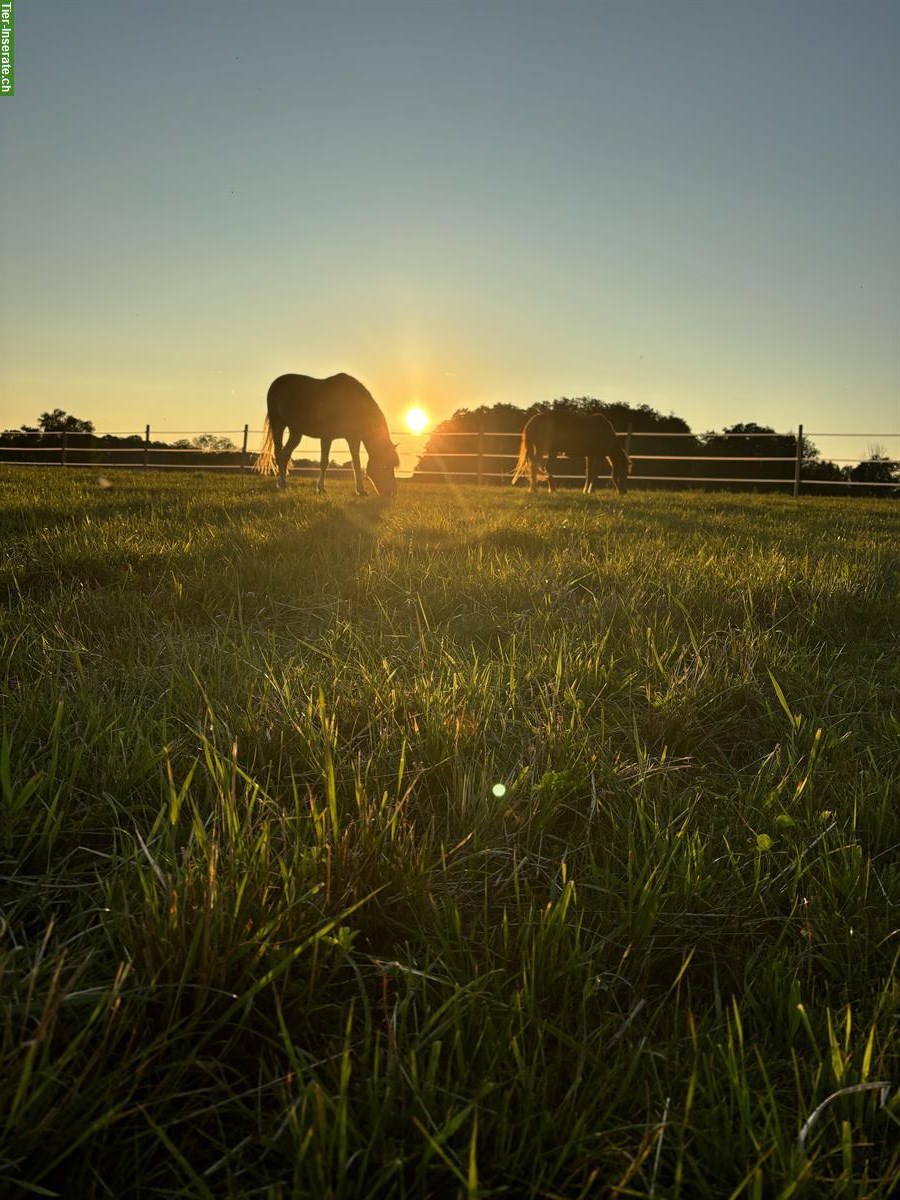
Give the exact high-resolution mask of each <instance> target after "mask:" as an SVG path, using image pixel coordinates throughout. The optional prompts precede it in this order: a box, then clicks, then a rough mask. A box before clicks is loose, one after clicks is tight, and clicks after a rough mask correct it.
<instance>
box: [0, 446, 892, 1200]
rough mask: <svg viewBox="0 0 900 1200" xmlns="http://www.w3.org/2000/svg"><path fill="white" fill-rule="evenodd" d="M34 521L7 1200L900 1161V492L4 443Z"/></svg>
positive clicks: (25, 607)
mask: <svg viewBox="0 0 900 1200" xmlns="http://www.w3.org/2000/svg"><path fill="white" fill-rule="evenodd" d="M0 531H2V544H3V547H4V550H3V562H2V568H0V604H2V607H0V621H2V625H0V630H2V637H3V647H4V653H3V668H2V675H0V704H2V717H0V735H2V741H0V805H2V811H0V973H2V997H3V1023H2V1030H0V1036H2V1047H0V1054H2V1063H0V1124H2V1130H3V1133H2V1141H0V1190H4V1189H5V1190H6V1191H7V1192H10V1193H12V1194H17V1193H21V1194H32V1195H50V1196H65V1197H71V1196H94V1195H96V1196H116V1197H121V1196H136V1197H175V1196H181V1197H196V1196H215V1197H219V1196H254V1195H260V1196H267V1197H273V1198H274V1197H284V1198H287V1197H307V1196H309V1197H314V1196H315V1197H325V1196H331V1197H335V1198H344V1197H398V1198H400V1197H421V1196H434V1197H444V1196H448V1197H452V1196H460V1197H469V1198H471V1197H480V1198H485V1197H493V1196H516V1197H518V1196H522V1197H526V1196H528V1197H546V1198H549V1197H567V1198H568V1197H588V1196H590V1197H596V1196H648V1197H649V1196H654V1197H673V1198H674V1197H685V1198H689V1197H716V1198H718V1197H723V1196H733V1197H738V1196H747V1197H763V1196H765V1197H769V1196H784V1197H787V1196H798V1197H799V1196H823V1195H834V1196H848V1197H864V1196H865V1197H887V1196H888V1195H890V1194H891V1193H892V1190H893V1189H895V1188H896V1185H897V1182H898V1178H900V1136H898V1135H900V1102H898V1099H897V1097H898V1090H900V1053H898V1050H900V1043H898V1029H897V1017H898V1009H900V1003H898V1002H900V989H898V983H897V975H896V965H897V953H898V946H900V941H898V926H900V919H898V911H900V910H898V904H900V866H898V863H900V854H898V851H900V817H898V808H897V796H898V795H900V758H898V755H897V744H898V742H897V738H898V732H900V720H898V716H897V712H898V708H897V699H898V690H900V687H898V685H900V658H898V655H897V652H896V647H897V641H898V624H900V622H898V614H900V605H898V599H900V596H898V591H900V587H898V570H897V565H898V550H897V546H898V541H897V534H898V532H900V517H898V513H897V510H896V506H895V505H893V504H892V503H891V502H884V501H881V502H879V501H865V500H860V499H854V500H851V501H846V502H845V501H839V500H819V501H816V500H803V501H801V502H800V503H796V502H793V501H789V500H786V499H781V498H778V497H747V496H733V495H728V496H711V495H691V494H678V495H672V494H667V495H658V494H646V493H637V494H635V495H630V496H629V497H628V498H627V500H625V501H622V500H619V499H618V498H616V497H614V496H613V495H611V494H610V495H600V496H595V497H583V496H581V495H580V494H578V495H565V494H562V495H559V494H557V495H555V496H553V497H548V496H538V497H529V496H527V495H526V494H524V493H522V492H518V491H513V490H507V491H503V492H501V491H498V490H493V489H476V488H471V489H465V490H456V489H454V488H450V487H445V488H434V489H429V488H426V487H413V486H409V487H407V488H405V489H401V494H400V496H399V498H398V500H397V502H396V503H394V504H393V505H390V506H383V505H380V504H379V503H377V502H375V501H366V502H357V501H355V500H354V499H353V498H352V497H351V495H350V491H349V487H344V486H341V485H333V491H332V494H331V495H330V496H329V497H327V498H319V497H316V496H314V494H313V492H312V488H311V486H310V485H307V484H305V483H298V484H294V485H292V486H291V487H290V488H289V489H288V490H287V492H286V493H281V492H277V491H276V490H275V489H273V488H272V487H271V484H270V482H267V481H261V480H257V479H246V480H233V479H232V480H221V479H211V478H209V477H207V476H199V475H198V476H195V477H191V478H179V479H177V480H173V479H172V478H171V477H168V476H156V475H153V474H149V475H147V476H141V477H139V476H137V475H125V474H123V475H122V476H119V477H117V479H116V481H115V486H114V487H113V488H111V489H101V488H99V487H97V485H96V481H95V480H94V479H93V478H92V477H91V475H90V474H88V473H77V472H70V473H63V472H60V471H51V470H47V471H34V472H30V473H27V474H26V473H24V472H15V471H14V470H7V471H6V472H4V473H2V474H0ZM876 1084H877V1085H879V1086H869V1087H866V1088H865V1089H859V1088H858V1085H876ZM882 1084H884V1085H885V1086H880V1085H882ZM888 1086H889V1087H890V1089H891V1090H890V1091H888V1090H887V1088H888ZM851 1088H857V1089H858V1090H853V1091H850V1090H848V1089H851ZM832 1097H833V1098H832ZM826 1101H828V1103H825V1106H824V1108H823V1109H822V1110H821V1112H820V1113H819V1114H817V1115H816V1116H815V1118H814V1120H813V1121H812V1122H811V1124H809V1125H808V1127H805V1123H806V1122H807V1119H808V1118H809V1117H810V1116H811V1115H812V1114H813V1113H814V1112H815V1110H816V1109H817V1108H818V1107H819V1106H820V1105H822V1104H823V1103H824V1102H826Z"/></svg>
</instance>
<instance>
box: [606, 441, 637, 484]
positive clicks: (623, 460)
mask: <svg viewBox="0 0 900 1200" xmlns="http://www.w3.org/2000/svg"><path fill="white" fill-rule="evenodd" d="M607 457H608V459H609V464H610V466H611V467H612V481H613V484H614V485H615V489H616V491H617V492H618V493H619V495H620V496H624V495H625V493H626V492H627V491H628V476H629V475H630V474H631V459H630V458H629V457H628V455H627V454H626V453H625V451H624V450H623V449H622V447H621V446H619V445H618V444H617V445H616V447H615V449H614V450H613V451H612V452H611V453H610V454H609V455H607Z"/></svg>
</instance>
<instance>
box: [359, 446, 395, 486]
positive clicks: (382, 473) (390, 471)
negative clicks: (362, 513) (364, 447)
mask: <svg viewBox="0 0 900 1200" xmlns="http://www.w3.org/2000/svg"><path fill="white" fill-rule="evenodd" d="M399 466H400V456H399V454H398V453H397V447H396V446H395V445H394V444H393V443H392V442H391V441H390V439H387V438H386V439H385V440H384V441H383V442H381V441H380V442H378V444H377V445H375V446H373V447H372V448H371V449H370V450H369V461H368V462H367V463H366V474H367V475H368V477H369V479H370V480H371V482H372V486H373V487H374V488H375V491H376V492H377V493H378V495H379V496H395V495H396V494H397V480H396V479H395V477H394V469H395V468H396V467H399Z"/></svg>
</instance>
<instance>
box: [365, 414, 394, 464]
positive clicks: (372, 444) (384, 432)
mask: <svg viewBox="0 0 900 1200" xmlns="http://www.w3.org/2000/svg"><path fill="white" fill-rule="evenodd" d="M390 440H391V437H390V434H389V433H388V427H387V421H386V420H385V419H384V415H383V414H382V413H381V412H379V413H378V414H377V415H376V416H375V417H374V419H373V421H372V423H371V425H369V427H368V429H366V431H365V432H364V433H363V435H362V443H363V445H364V446H365V448H366V451H367V452H368V453H370V454H371V452H372V450H377V449H378V447H379V446H383V445H385V443H389V442H390Z"/></svg>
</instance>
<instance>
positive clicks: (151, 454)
mask: <svg viewBox="0 0 900 1200" xmlns="http://www.w3.org/2000/svg"><path fill="white" fill-rule="evenodd" d="M197 433H199V431H196V430H184V431H181V430H176V431H166V433H165V436H166V437H175V436H179V435H181V436H187V435H196V434H197ZM251 434H252V435H253V436H254V438H255V437H256V436H257V435H258V436H260V437H261V436H262V430H251V429H250V427H249V425H245V426H244V427H243V429H242V430H220V431H214V436H217V437H222V436H228V437H229V438H230V437H231V436H232V435H233V436H235V437H238V438H240V439H241V444H240V448H238V446H237V444H233V446H232V448H230V449H218V450H217V449H212V450H209V451H207V450H203V449H202V448H200V447H197V446H194V445H189V446H188V445H182V446H175V445H171V444H166V443H160V442H156V443H154V442H152V441H151V431H150V426H149V425H146V426H145V427H144V433H143V437H141V435H139V434H134V433H116V434H113V433H93V434H83V433H66V432H60V433H48V434H44V435H42V436H41V437H40V439H39V444H38V445H22V446H16V445H14V444H12V445H3V444H0V459H2V461H3V462H4V464H5V465H11V464H13V465H20V466H48V465H57V466H62V467H67V466H69V467H93V468H101V469H102V470H111V469H112V470H114V469H116V468H130V469H135V468H143V469H145V470H147V469H150V468H155V469H161V470H194V471H196V470H207V471H209V470H212V471H230V472H237V473H239V474H247V473H249V472H250V471H251V470H252V468H253V465H254V462H255V459H256V454H257V451H256V450H250V449H248V446H249V441H250V437H251ZM7 436H9V435H7ZM34 436H35V435H32V438H34ZM391 436H392V437H393V438H399V439H404V440H405V441H407V442H409V441H410V440H412V441H415V442H419V443H422V444H423V449H422V450H421V451H418V452H415V453H414V452H409V451H407V452H404V451H403V449H402V448H401V455H402V456H405V457H408V458H413V457H416V458H418V462H417V464H416V466H415V468H414V469H413V471H412V472H411V474H412V479H413V480H414V481H427V480H428V479H440V480H442V481H450V482H456V483H462V482H468V483H472V482H474V483H476V484H488V483H494V484H502V483H506V482H509V480H510V479H511V478H512V474H513V471H514V468H515V462H516V458H517V455H516V453H513V452H509V451H503V450H499V449H497V450H495V449H492V448H491V439H496V438H502V439H504V440H505V442H506V443H507V445H509V443H510V441H511V440H513V439H515V438H516V437H517V435H516V434H515V433H511V432H493V431H490V430H484V429H477V430H465V431H458V432H457V431H441V432H440V434H439V435H437V436H439V438H440V439H441V441H442V442H443V441H444V440H445V439H451V440H452V439H454V438H465V439H467V440H468V448H467V449H464V450H458V451H456V450H443V449H442V450H440V451H438V452H429V453H428V455H427V456H426V455H425V444H427V439H428V438H430V437H432V436H433V433H428V434H419V435H410V434H409V433H408V432H406V431H402V432H393V433H392V434H391ZM807 436H808V437H810V438H812V437H817V438H825V437H841V438H850V437H853V438H868V439H870V441H872V440H874V439H881V438H887V439H897V438H900V434H898V433H890V434H883V433H882V434H874V433H872V434H869V433H849V434H834V433H823V432H819V433H811V434H808V435H807ZM619 437H620V438H622V439H623V440H624V442H625V450H626V453H627V454H628V455H629V457H630V458H631V461H632V464H633V468H632V475H631V478H630V480H629V483H630V485H634V486H638V487H641V486H647V485H651V484H658V483H659V484H670V485H671V484H679V485H684V484H699V485H709V484H718V485H724V484H727V485H730V486H731V487H741V486H742V485H752V486H765V487H787V488H790V489H791V491H792V494H793V495H794V496H799V495H800V490H801V487H812V488H816V487H827V488H831V489H832V490H834V491H850V490H852V489H853V488H884V489H894V490H897V489H898V488H900V481H898V480H894V481H892V482H886V481H881V482H879V481H866V480H861V481H853V480H849V479H811V478H804V477H803V468H804V465H805V461H804V459H803V457H802V449H803V444H804V441H803V439H804V430H803V426H802V425H799V426H798V428H797V432H796V433H794V432H790V433H761V432H750V433H725V432H723V433H705V434H703V437H704V438H715V439H717V440H718V439H733V440H734V441H735V442H736V447H735V448H736V449H737V448H739V443H740V439H745V440H746V439H747V438H752V439H753V440H754V441H759V440H760V439H779V440H780V441H781V442H782V443H783V442H784V441H785V440H786V439H790V440H791V441H793V442H794V445H795V446H796V452H795V453H793V454H791V455H783V454H781V455H773V456H765V455H758V454H752V455H741V454H735V455H708V454H687V455H679V454H641V453H640V441H641V439H642V438H643V439H653V440H654V441H657V440H659V439H662V438H665V439H673V440H674V439H678V438H682V439H684V438H688V439H690V440H691V441H693V442H696V441H697V435H696V434H693V433H685V432H675V433H669V432H659V431H656V430H652V431H634V430H632V429H631V428H630V427H629V428H627V429H626V430H625V431H623V432H621V433H620V434H619ZM113 438H115V439H119V438H122V439H127V440H126V444H124V445H121V444H110V442H108V441H106V442H104V439H113ZM87 440H89V441H90V444H89V445H86V444H85V442H86V441H87ZM473 443H474V445H473ZM676 448H677V446H676V445H674V444H673V449H676ZM187 455H190V456H191V461H187V460H186V456H187ZM10 456H12V457H10ZM20 456H21V457H20ZM29 456H30V457H29ZM179 458H181V459H183V461H179ZM460 458H464V459H468V460H469V461H470V464H471V466H472V469H468V470H459V469H456V470H454V469H453V464H452V462H449V461H448V460H452V459H460ZM423 459H425V460H426V461H427V462H428V463H430V464H433V465H429V466H424V467H423V466H422V465H421V464H422V462H423ZM830 461H832V462H834V461H835V460H830ZM836 461H837V463H838V464H849V463H859V462H867V461H868V462H873V461H874V462H877V461H883V460H877V459H876V460H872V459H868V460H867V459H838V460H836ZM651 462H653V463H663V462H671V463H703V464H704V465H708V464H710V463H752V464H754V465H759V464H764V463H782V464H790V465H791V469H790V470H788V471H785V473H784V475H783V477H781V478H773V477H771V475H769V476H758V475H712V474H673V475H668V474H667V475H659V474H656V473H655V472H654V473H652V474H647V473H644V474H642V473H641V469H640V464H641V463H651ZM307 463H308V460H307ZM498 464H502V465H499V466H498ZM893 465H894V467H895V468H896V463H894V464H893ZM293 470H294V471H295V472H296V473H298V474H301V475H315V474H317V473H318V467H314V466H311V465H299V466H298V465H295V466H294V467H293ZM350 474H351V472H350V470H349V468H345V467H337V466H332V467H331V468H330V475H331V476H332V477H336V478H340V477H342V476H349V475H350ZM402 474H403V473H402V472H401V476H402ZM556 478H558V479H560V480H574V479H580V478H583V472H570V473H565V472H564V473H560V474H558V475H557V476H556Z"/></svg>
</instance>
